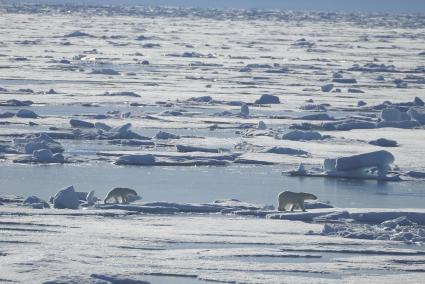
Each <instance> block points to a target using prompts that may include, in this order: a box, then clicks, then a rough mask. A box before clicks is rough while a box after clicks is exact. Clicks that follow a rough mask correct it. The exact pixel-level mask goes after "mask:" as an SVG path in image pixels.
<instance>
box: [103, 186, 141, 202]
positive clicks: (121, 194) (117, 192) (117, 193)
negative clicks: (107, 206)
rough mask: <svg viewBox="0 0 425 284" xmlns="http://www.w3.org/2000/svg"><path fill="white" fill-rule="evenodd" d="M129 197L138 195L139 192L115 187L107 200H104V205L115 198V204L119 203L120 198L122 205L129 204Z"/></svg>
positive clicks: (107, 196)
mask: <svg viewBox="0 0 425 284" xmlns="http://www.w3.org/2000/svg"><path fill="white" fill-rule="evenodd" d="M129 195H136V196H137V192H136V191H135V190H133V189H130V188H125V187H115V188H113V189H111V191H109V192H108V194H107V195H106V197H105V199H104V200H103V202H104V203H106V201H108V200H109V199H111V198H113V199H114V200H115V203H119V200H118V198H121V203H128V196H129Z"/></svg>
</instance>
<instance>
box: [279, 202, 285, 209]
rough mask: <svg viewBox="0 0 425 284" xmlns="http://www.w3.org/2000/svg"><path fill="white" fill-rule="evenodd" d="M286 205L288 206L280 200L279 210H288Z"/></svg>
mask: <svg viewBox="0 0 425 284" xmlns="http://www.w3.org/2000/svg"><path fill="white" fill-rule="evenodd" d="M285 207H286V203H284V202H281V201H279V207H278V210H279V211H286V209H285Z"/></svg>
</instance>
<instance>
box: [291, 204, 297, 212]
mask: <svg viewBox="0 0 425 284" xmlns="http://www.w3.org/2000/svg"><path fill="white" fill-rule="evenodd" d="M295 206H296V205H295V203H292V205H291V212H293V211H294V209H295Z"/></svg>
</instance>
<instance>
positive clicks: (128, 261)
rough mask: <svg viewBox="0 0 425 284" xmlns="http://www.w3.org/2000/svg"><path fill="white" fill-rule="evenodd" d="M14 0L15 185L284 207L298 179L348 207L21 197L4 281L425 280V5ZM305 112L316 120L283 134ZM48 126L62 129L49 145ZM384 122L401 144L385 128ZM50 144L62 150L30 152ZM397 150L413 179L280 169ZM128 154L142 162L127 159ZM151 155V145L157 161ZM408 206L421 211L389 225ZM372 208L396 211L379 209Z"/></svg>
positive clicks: (9, 43)
mask: <svg viewBox="0 0 425 284" xmlns="http://www.w3.org/2000/svg"><path fill="white" fill-rule="evenodd" d="M0 11H1V12H2V20H3V21H5V22H6V23H7V24H5V25H3V26H2V27H3V28H2V29H1V31H0V49H1V51H0V54H1V56H0V67H1V68H0V70H2V72H0V193H1V195H4V194H17V195H22V196H30V195H36V196H39V197H41V198H43V199H46V200H48V199H49V197H50V196H53V195H54V194H55V193H56V192H57V191H58V190H59V189H61V188H64V187H66V186H69V185H74V187H75V188H76V190H79V191H85V192H88V191H90V190H95V191H96V196H98V197H101V198H102V197H103V196H105V194H106V193H107V192H108V191H109V190H110V189H111V188H112V187H131V188H134V189H136V190H137V191H138V192H139V193H140V195H141V196H142V198H143V200H142V201H143V202H155V201H165V202H171V203H173V202H177V203H208V202H212V201H213V200H216V199H229V198H236V199H239V200H242V201H246V202H252V203H254V204H262V205H274V206H276V196H277V194H278V193H279V192H281V191H283V190H292V191H296V192H299V191H303V192H310V193H313V194H315V195H317V196H318V197H319V199H320V200H321V201H329V202H330V203H331V204H333V205H334V206H336V207H339V208H332V209H314V210H313V209H312V210H309V212H307V213H305V214H300V213H298V212H297V213H293V214H291V213H288V214H286V213H282V214H281V213H277V212H273V211H270V210H269V209H267V210H263V209H261V210H254V211H252V212H251V211H249V210H248V211H246V210H245V211H244V210H242V211H240V212H234V214H232V215H222V214H215V213H211V212H210V213H211V214H201V215H199V214H195V213H184V214H182V213H181V212H180V213H177V214H172V215H165V216H164V215H160V216H158V215H155V214H153V215H150V214H145V213H140V212H141V211H140V210H142V209H143V208H142V209H140V207H137V206H136V207H128V208H126V207H123V208H122V207H118V208H121V209H123V210H118V209H116V208H115V209H112V208H110V209H105V208H97V209H93V208H92V209H87V210H83V209H78V210H75V211H69V210H55V209H41V210H31V209H28V208H25V207H21V206H15V205H13V206H10V205H8V204H6V205H2V206H1V207H0V214H1V215H0V227H1V228H0V232H1V233H0V235H1V238H0V242H1V243H2V246H1V248H0V282H1V281H8V280H9V281H17V282H22V283H28V282H31V281H33V280H34V279H37V282H48V281H53V283H69V282H71V283H72V282H73V283H90V282H93V283H111V282H112V283H114V282H116V283H119V282H120V281H121V282H124V283H126V282H129V283H143V282H142V281H148V282H152V283H161V282H162V283H202V281H207V280H213V281H223V282H235V281H239V282H243V283H280V282H287V283H297V282H311V283H332V282H335V283H341V282H344V281H345V282H350V281H351V282H362V281H366V279H367V281H370V279H373V280H375V281H376V282H382V283H391V282H394V283H399V282H400V281H403V282H407V281H409V282H413V283H415V282H420V280H421V279H422V278H423V274H422V272H423V271H424V267H423V265H424V261H423V258H424V256H423V253H424V251H423V241H422V242H421V238H422V237H424V236H422V235H421V234H422V233H423V232H424V231H423V228H422V227H421V226H423V223H421V222H418V220H422V219H421V218H422V216H423V215H424V213H423V210H421V209H414V208H425V206H424V202H423V200H424V195H425V188H424V182H423V179H422V178H421V176H423V172H424V171H425V163H424V162H423V159H421V157H422V156H423V154H424V153H425V152H424V147H423V141H424V139H425V132H424V131H423V124H424V117H423V109H421V105H422V104H423V101H422V100H424V99H425V97H424V83H425V82H424V66H423V65H424V64H423V62H424V61H423V58H424V52H425V51H424V50H423V48H424V43H425V38H424V35H423V32H422V30H423V26H424V17H423V15H392V16H388V15H369V14H338V13H332V14H327V13H302V12H296V13H292V12H285V11H273V12H259V11H258V12H255V13H254V12H252V11H251V12H250V11H239V10H223V11H216V10H199V9H176V8H143V7H137V8H129V7H115V8H114V7H103V8H101V7H100V8H99V7H98V8H92V7H66V8H64V7H61V6H55V7H54V6H48V7H43V6H33V5H25V6H23V5H17V6H13V5H8V4H1V5H0ZM105 15H108V16H105ZM335 23H337V24H335ZM341 30H343V31H344V32H343V33H341ZM240 31H243V33H241V32H240ZM264 94H268V95H272V96H273V97H272V96H264V97H262V98H261V99H260V97H261V96H262V95H264ZM277 99H278V100H277ZM28 101H31V102H28ZM277 101H279V102H280V103H279V104H276V102H277ZM385 101H388V102H385ZM384 102H385V103H384ZM31 103H32V104H31ZM263 103H265V104H263ZM244 104H246V105H244ZM241 106H242V107H241ZM394 108H396V110H394ZM409 108H412V109H410V110H409ZM413 108H414V109H413ZM23 109H24V110H23ZM382 110H384V111H385V113H384V112H383V111H382ZM18 112H19V116H15V114H16V113H18ZM381 112H382V113H381ZM71 119H72V120H73V123H74V124H73V125H71V124H70V121H71ZM382 120H385V121H382ZM261 122H263V123H261ZM127 123H131V127H130V126H128V125H126V124H127ZM77 124H78V125H79V127H77V126H76V125H77ZM264 125H265V127H264ZM81 126H86V127H87V126H88V127H89V128H82V127H81ZM93 126H94V127H96V128H93ZM382 126H387V127H382ZM395 127H396V128H395ZM110 128H112V129H110ZM351 128H352V129H351ZM362 128H364V129H362ZM294 129H298V130H311V131H316V132H315V134H311V133H307V134H306V136H305V137H313V138H311V140H310V138H309V139H306V138H305V139H304V140H302V141H299V140H298V139H299V138H295V139H294V138H291V139H290V140H289V139H286V138H287V137H288V135H286V134H287V132H288V131H290V130H291V131H292V130H294ZM349 129H351V130H349ZM40 133H47V134H48V135H50V137H51V138H53V139H54V141H56V142H58V143H55V142H52V141H50V142H46V141H47V140H45V141H42V143H40V144H41V146H40V144H37V143H34V139H38V138H37V137H38V135H40ZM318 133H320V134H319V135H318ZM31 135H32V136H31ZM164 137H165V138H166V137H171V138H172V139H162V138H164ZM381 138H385V139H387V140H388V139H389V140H393V141H395V142H396V144H395V145H396V147H381V146H377V145H373V143H372V144H371V143H370V142H371V141H377V140H378V139H381ZM29 141H33V142H31V143H29ZM27 142H28V143H27ZM39 142H40V141H39ZM28 144H31V145H28ZM393 144H394V143H393ZM30 146H31V147H30ZM40 147H41V149H43V148H45V147H47V148H49V149H50V150H51V151H52V155H53V153H56V154H59V155H60V153H61V152H63V153H62V154H63V156H64V159H63V160H61V159H58V160H52V157H51V156H49V155H47V156H48V157H47V158H46V157H44V156H43V157H44V158H40V155H39V154H37V155H35V156H34V155H33V150H37V149H39V148H40ZM276 147H278V148H276ZM194 149H196V150H197V151H195V152H193V150H194ZM270 149H272V150H270ZM273 149H274V150H273ZM288 149H289V150H288ZM382 149H385V150H387V151H389V152H390V153H392V154H393V155H394V157H395V163H394V164H393V165H391V167H392V168H391V170H392V171H395V172H397V173H399V172H400V173H406V172H407V171H410V170H413V171H415V172H417V173H416V174H415V177H414V178H412V177H411V176H410V178H406V176H403V179H405V180H407V181H403V182H377V181H370V180H351V179H331V178H323V177H322V176H320V177H291V176H288V175H282V173H281V172H282V171H283V170H285V171H286V170H290V169H293V168H295V167H296V166H298V164H299V163H303V164H304V165H306V168H307V169H310V168H312V167H316V168H317V167H320V166H321V165H322V164H323V160H324V159H326V158H337V157H340V156H349V155H354V154H361V153H366V152H372V151H377V150H382ZM278 153H280V154H278ZM128 155H130V157H133V159H130V160H133V161H134V160H135V159H134V157H139V158H140V157H144V159H142V160H141V159H138V160H137V159H136V160H137V161H138V165H136V166H128V165H117V163H118V164H120V163H119V161H123V160H125V159H123V158H122V156H124V157H126V156H127V157H128ZM140 155H144V156H140ZM146 155H152V156H149V157H154V159H153V160H154V161H153V162H152V161H151V162H152V163H150V165H149V166H146V164H143V163H145V162H146ZM127 160H128V159H127ZM46 161H49V162H52V161H54V162H60V163H61V162H63V163H64V164H57V163H54V164H46V163H44V162H46ZM194 165H196V166H194ZM218 165H220V166H218ZM155 204H158V203H155ZM169 206H171V205H169ZM175 206H177V205H175ZM195 207H196V208H198V207H197V205H196V206H195ZM368 208H375V209H373V210H372V209H368ZM383 208H386V209H383ZM406 208H413V209H406ZM130 209H132V210H130ZM143 210H145V211H146V210H148V209H146V208H144V209H143ZM149 210H151V211H152V210H153V211H155V210H154V209H152V208H151V209H149ZM161 210H168V211H170V210H171V209H170V208H165V209H161ZM173 210H174V209H173ZM173 210H171V211H172V212H177V211H175V210H174V211H173ZM226 210H230V211H232V210H233V209H232V210H231V209H229V208H226ZM403 210H404V211H403ZM168 211H167V212H168ZM310 211H313V212H312V213H311V214H310ZM232 212H233V211H232ZM168 213H169V212H168ZM168 213H167V214H168ZM365 213H367V214H365ZM308 214H310V215H308ZM362 214H364V215H362ZM403 214H405V215H409V218H416V219H415V220H412V221H415V222H416V223H417V224H416V225H415V224H413V225H411V226H410V227H407V228H405V227H402V226H401V227H396V228H390V229H388V230H386V229H385V228H386V227H385V226H384V225H382V224H381V221H385V220H389V219H394V218H397V217H399V216H402V215H403ZM235 216H236V217H235ZM312 216H314V217H317V218H316V219H314V218H310V217H312ZM361 216H363V217H361ZM371 216H372V217H374V218H377V217H376V216H380V217H382V216H386V217H385V218H387V219H385V218H384V219H383V220H380V222H378V221H376V220H375V221H373V222H372V224H370V223H368V222H370V220H369V219H367V218H369V217H370V218H372V217H371ZM266 217H267V218H266ZM347 218H348V219H347ZM418 218H419V219H418ZM288 219H291V220H288ZM313 219H314V220H313ZM353 220H354V221H353ZM300 221H305V222H300ZM323 223H326V224H327V226H328V227H325V225H324V224H323ZM328 223H329V224H328ZM93 224H96V226H93ZM325 228H326V230H325ZM367 238H369V239H370V240H364V239H367ZM376 239H379V240H376ZM388 240H391V241H388ZM415 240H418V241H415ZM406 242H408V243H414V244H411V245H409V246H408V245H406ZM87 267H89V269H87ZM40 268H43V269H40ZM131 281H133V282H131Z"/></svg>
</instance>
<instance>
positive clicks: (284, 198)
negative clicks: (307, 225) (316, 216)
mask: <svg viewBox="0 0 425 284" xmlns="http://www.w3.org/2000/svg"><path fill="white" fill-rule="evenodd" d="M316 199H317V196H316V195H314V194H310V193H305V192H292V191H283V192H281V193H279V196H278V201H279V206H278V210H279V211H286V207H287V206H288V205H291V211H294V209H296V208H299V209H301V210H302V211H304V212H305V211H306V210H305V208H304V201H305V200H316Z"/></svg>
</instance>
